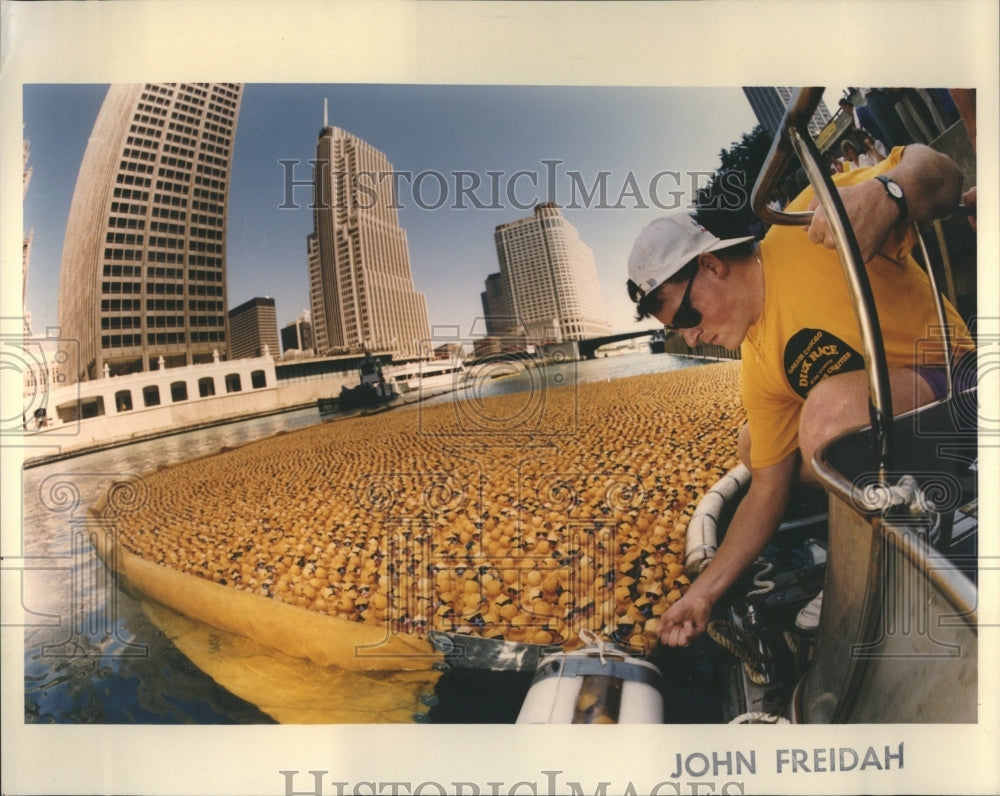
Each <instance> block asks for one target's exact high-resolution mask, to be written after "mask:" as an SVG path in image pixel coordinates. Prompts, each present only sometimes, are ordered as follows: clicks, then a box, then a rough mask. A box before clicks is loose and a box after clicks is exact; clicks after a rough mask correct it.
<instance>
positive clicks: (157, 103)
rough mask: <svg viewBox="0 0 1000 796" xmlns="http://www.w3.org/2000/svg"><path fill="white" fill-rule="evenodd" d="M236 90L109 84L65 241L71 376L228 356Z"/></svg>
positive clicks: (62, 316) (62, 286) (233, 86)
mask: <svg viewBox="0 0 1000 796" xmlns="http://www.w3.org/2000/svg"><path fill="white" fill-rule="evenodd" d="M242 91H243V88H242V84H239V83H147V84H135V85H132V84H129V85H124V84H118V85H112V86H111V87H110V88H109V89H108V93H107V96H106V97H105V100H104V104H103V105H102V106H101V110H100V112H99V113H98V116H97V120H96V121H95V123H94V129H93V132H92V134H91V137H90V141H89V142H88V144H87V150H86V152H85V154H84V157H83V163H82V165H81V167H80V174H79V176H78V177H77V183H76V189H75V191H74V193H73V204H72V207H71V208H70V214H69V220H68V223H67V226H66V237H65V240H64V242H63V255H62V270H61V274H60V279H59V324H60V326H61V327H62V335H63V337H68V338H73V339H76V340H78V341H79V344H80V351H81V361H80V363H79V366H78V368H76V372H71V373H67V374H66V375H67V376H68V377H69V379H70V380H71V381H72V380H77V379H78V380H87V379H95V378H101V377H102V376H103V375H105V374H107V375H117V374H125V373H134V372H138V371H145V370H154V369H156V368H160V367H179V366H183V365H190V364H196V363H200V362H211V361H212V358H213V353H215V352H218V355H219V356H220V357H225V356H227V346H228V339H229V336H228V328H227V317H226V208H227V204H228V192H229V169H230V164H231V160H232V147H233V137H234V135H235V132H236V120H237V116H238V115H239V108H240V99H241V96H242Z"/></svg>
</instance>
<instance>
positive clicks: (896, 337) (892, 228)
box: [629, 145, 972, 646]
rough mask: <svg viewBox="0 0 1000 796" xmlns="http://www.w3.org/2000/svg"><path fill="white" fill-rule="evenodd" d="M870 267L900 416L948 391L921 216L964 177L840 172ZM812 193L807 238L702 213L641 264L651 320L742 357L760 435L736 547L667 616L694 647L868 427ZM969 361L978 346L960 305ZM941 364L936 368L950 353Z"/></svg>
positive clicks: (858, 364)
mask: <svg viewBox="0 0 1000 796" xmlns="http://www.w3.org/2000/svg"><path fill="white" fill-rule="evenodd" d="M833 179H834V182H835V183H836V185H837V187H838V190H839V192H840V197H841V200H842V202H843V204H844V207H845V209H846V210H847V213H848V217H849V219H850V221H851V224H852V227H853V229H854V233H855V237H856V238H857V241H858V245H859V247H860V249H861V254H862V257H863V258H864V260H865V262H866V263H867V270H868V274H869V278H870V280H871V284H872V292H873V294H874V297H875V303H876V306H877V307H878V308H879V309H880V310H881V312H880V318H879V320H880V324H881V327H882V335H883V339H884V344H885V350H886V357H887V361H888V366H889V386H890V391H891V397H892V406H893V410H894V411H895V412H896V413H903V412H907V411H910V410H911V409H914V408H916V407H917V406H922V405H924V404H927V403H930V402H932V401H934V400H936V399H939V398H941V397H942V393H943V389H942V388H943V387H944V385H943V383H942V382H941V375H940V372H939V371H938V369H936V368H935V367H934V366H935V365H936V364H937V363H938V362H940V363H943V361H944V357H943V353H944V352H943V349H942V346H940V345H939V346H937V351H936V353H935V348H934V346H933V344H930V345H928V341H934V340H937V341H940V330H939V329H938V327H939V326H940V323H939V320H938V318H937V314H936V312H935V309H934V303H933V299H932V297H931V291H930V287H929V284H928V280H927V277H926V275H925V274H924V273H923V271H922V269H921V268H920V267H919V265H917V263H916V262H915V261H914V260H913V259H912V258H911V257H910V255H909V251H910V249H911V248H912V246H913V244H914V238H913V235H912V232H910V231H909V227H908V225H906V222H909V221H925V220H929V219H932V218H936V217H938V216H941V215H944V214H946V213H948V212H950V211H951V210H952V209H953V208H954V207H955V206H957V204H958V201H959V195H960V189H961V182H962V177H961V173H960V172H959V170H958V168H957V167H956V166H955V164H954V163H953V162H952V161H951V159H950V158H948V157H947V156H945V155H942V154H940V153H938V152H936V151H934V150H933V149H930V148H929V147H926V146H922V145H911V146H908V147H906V148H905V149H904V148H897V149H894V150H893V151H892V152H891V153H890V154H889V157H888V158H886V159H885V160H883V161H882V162H881V163H879V164H878V165H876V166H873V167H870V168H866V169H859V170H856V171H852V172H849V173H846V174H842V175H836V176H835V177H834V178H833ZM816 205H817V202H816V201H815V199H813V197H812V191H811V190H807V191H805V192H803V194H801V195H800V196H799V197H797V198H796V200H795V201H794V202H792V203H791V204H790V205H789V207H788V208H787V209H788V210H789V211H795V210H800V209H804V208H806V207H809V208H813V209H815V213H814V215H813V219H812V222H811V223H810V225H809V227H808V228H807V229H805V230H803V229H802V228H799V227H782V226H775V227H772V228H771V230H770V231H769V232H768V233H767V235H766V236H765V237H764V239H763V240H762V241H761V242H760V245H759V246H755V245H754V244H753V242H752V239H750V238H738V239H731V240H719V239H718V238H716V237H715V236H714V235H712V234H711V233H710V232H708V231H707V230H706V229H705V228H704V227H702V226H700V225H699V224H698V223H697V222H696V221H695V220H694V219H692V218H691V216H690V215H688V214H687V213H678V214H674V215H672V216H667V217H665V218H661V219H657V220H656V221H654V222H653V223H652V224H650V225H649V226H647V227H646V228H645V229H644V230H643V231H642V232H641V233H640V235H639V237H638V239H637V240H636V243H635V246H634V248H633V250H632V254H631V256H630V257H629V293H630V295H631V297H632V300H633V301H635V302H636V304H637V313H636V314H637V316H638V317H639V318H644V317H650V316H652V317H655V318H656V319H658V320H659V321H661V322H662V323H663V324H664V326H666V327H667V328H668V329H671V328H672V329H676V330H678V331H679V333H680V334H681V335H683V337H684V339H685V341H686V342H687V344H688V345H689V346H692V347H693V346H694V345H696V344H697V343H699V342H702V343H714V344H718V345H722V346H725V347H726V348H731V349H736V348H740V350H741V355H742V362H743V364H742V375H741V384H742V394H743V401H744V406H745V408H746V411H747V425H746V427H744V429H743V430H742V431H741V434H740V443H739V449H740V456H741V459H742V460H743V462H744V463H745V464H746V465H747V466H748V467H749V468H750V470H751V473H752V476H753V477H752V479H751V482H750V488H749V490H748V491H747V494H746V496H745V497H744V498H743V500H742V501H741V502H740V505H739V508H738V509H737V511H736V513H735V515H734V516H733V519H732V520H731V522H730V525H729V529H728V530H727V533H726V536H725V539H724V540H723V543H722V544H721V545H720V546H719V549H718V551H717V553H716V555H715V557H714V558H713V559H712V561H711V563H710V564H709V565H708V567H707V568H706V569H705V570H704V571H703V572H702V573H701V574H700V575H699V577H698V579H697V580H696V581H695V582H694V583H693V584H692V585H691V587H690V588H689V590H688V592H687V593H686V594H685V595H684V596H683V597H682V598H681V599H680V600H678V601H677V602H676V603H674V604H673V605H672V606H671V607H670V609H669V610H668V611H667V612H666V613H665V614H664V615H663V618H662V620H661V622H660V638H661V640H662V641H663V643H665V644H669V645H671V646H674V645H686V644H688V643H689V642H690V640H691V639H692V638H694V637H695V636H697V635H699V634H700V633H701V632H702V631H704V629H705V627H706V625H707V623H708V619H709V615H710V613H711V608H712V605H713V604H714V603H715V602H716V601H717V600H718V599H719V597H721V596H722V594H723V593H724V592H725V591H726V590H727V589H728V588H729V586H731V585H732V583H733V582H734V581H735V580H736V579H737V578H738V577H739V575H740V573H741V572H742V571H743V570H744V569H745V568H746V567H747V566H748V565H749V564H750V563H752V562H753V561H754V559H755V558H756V557H757V555H758V554H759V553H760V552H761V551H762V550H763V548H764V546H765V545H766V544H767V541H768V539H769V538H770V537H771V534H773V533H774V531H775V529H776V528H777V526H778V524H779V522H780V520H781V516H782V514H783V513H784V510H785V506H786V504H787V501H788V496H789V491H790V489H791V486H792V484H793V482H794V481H795V480H797V479H799V480H803V481H806V482H809V481H813V480H814V478H815V476H814V473H813V471H812V466H811V463H812V459H813V455H814V454H815V452H816V450H817V449H818V447H819V446H820V445H821V444H823V443H824V442H826V441H827V440H830V439H832V438H833V437H835V436H837V435H839V434H841V433H843V432H845V431H847V430H849V429H852V428H856V427H860V426H863V425H865V424H867V423H868V422H870V418H869V398H868V379H867V375H866V373H865V371H864V361H863V357H862V350H863V349H862V345H861V340H860V333H859V331H858V328H857V318H856V316H855V313H854V309H853V307H852V305H851V301H850V299H849V297H848V291H847V286H846V283H845V279H844V274H843V269H842V266H841V264H840V259H839V257H838V255H837V253H836V251H835V250H834V241H833V237H832V233H831V232H830V230H829V227H828V225H827V222H826V218H825V216H824V214H823V211H822V209H821V208H818V207H816ZM947 319H948V325H949V326H950V327H952V328H951V329H950V337H951V339H952V341H953V343H954V347H955V349H956V351H957V352H958V353H961V352H963V351H965V350H969V349H971V348H972V341H971V338H970V337H969V334H968V330H967V329H966V327H965V325H964V324H963V323H962V320H961V318H960V317H959V315H958V313H957V312H956V311H955V310H954V308H952V307H951V306H948V307H947ZM936 356H939V357H940V358H939V359H937V361H935V357H936Z"/></svg>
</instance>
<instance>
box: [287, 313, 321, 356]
mask: <svg viewBox="0 0 1000 796" xmlns="http://www.w3.org/2000/svg"><path fill="white" fill-rule="evenodd" d="M313 350H314V346H313V331H312V321H311V320H310V314H309V310H302V314H301V315H300V316H299V317H298V318H296V319H295V320H294V321H292V322H291V323H287V324H285V325H284V326H283V327H282V329H281V353H282V354H287V353H289V352H291V351H295V352H298V353H300V354H312V353H313Z"/></svg>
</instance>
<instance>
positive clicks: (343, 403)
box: [318, 352, 399, 413]
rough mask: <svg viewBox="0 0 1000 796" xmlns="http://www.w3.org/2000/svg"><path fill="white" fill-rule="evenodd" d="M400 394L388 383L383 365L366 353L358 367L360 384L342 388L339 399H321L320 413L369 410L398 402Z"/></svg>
mask: <svg viewBox="0 0 1000 796" xmlns="http://www.w3.org/2000/svg"><path fill="white" fill-rule="evenodd" d="M398 397H399V393H397V392H396V389H395V388H394V387H393V385H392V383H391V382H389V381H387V380H386V378H385V375H384V374H383V372H382V364H381V363H380V362H379V361H378V360H377V359H376V358H375V357H373V356H372V355H371V354H370V353H367V352H366V353H365V356H364V358H363V359H362V360H361V362H360V364H359V365H358V384H357V386H355V387H348V386H347V385H344V386H343V387H341V388H340V395H339V396H338V397H337V398H320V399H319V401H318V407H319V411H320V412H321V413H324V412H333V411H338V410H339V411H341V412H349V411H351V410H352V409H367V408H369V407H373V406H379V405H381V404H386V403H389V402H391V401H394V400H396V399H397V398H398Z"/></svg>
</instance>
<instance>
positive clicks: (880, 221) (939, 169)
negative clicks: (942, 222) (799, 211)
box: [806, 144, 962, 262]
mask: <svg viewBox="0 0 1000 796" xmlns="http://www.w3.org/2000/svg"><path fill="white" fill-rule="evenodd" d="M885 176H887V177H892V179H894V180H895V181H896V182H897V183H899V185H900V186H901V187H902V189H903V195H904V196H905V197H906V206H907V209H908V217H907V218H905V219H904V218H900V217H899V207H898V206H897V205H896V203H895V202H894V201H893V200H892V199H890V198H889V196H888V194H886V192H885V188H884V187H883V186H882V184H881V183H879V182H878V181H877V180H874V179H871V180H864V181H863V182H860V183H857V184H855V185H845V186H843V187H841V188H839V189H838V192H839V193H840V199H841V201H842V202H843V203H844V209H845V210H846V211H847V218H848V220H849V221H850V223H851V227H852V228H853V229H854V236H855V238H857V241H858V247H859V248H860V249H861V257H862V259H863V260H864V261H865V262H868V261H869V260H870V259H871V258H872V257H874V256H875V255H876V254H878V252H879V250H880V249H881V248H882V246H883V245H884V244H885V242H886V240H887V239H888V237H889V233H890V232H891V231H892V228H893V227H894V226H896V225H897V224H901V223H903V222H905V221H930V220H932V219H935V218H940V217H942V216H945V215H948V214H949V213H951V212H953V211H954V209H955V206H956V205H957V204H958V200H959V196H960V191H961V187H962V172H961V171H960V170H959V168H958V166H956V165H955V162H954V161H953V160H952V159H951V158H949V157H948V156H947V155H945V154H943V153H941V152H937V151H935V150H934V149H931V148H930V147H929V146H925V145H923V144H910V145H909V146H907V147H906V149H905V150H903V156H902V158H901V159H900V161H899V164H898V165H897V166H896V167H895V168H893V169H890V170H889V171H887V172H885ZM809 209H811V210H813V211H814V214H813V219H812V222H811V223H810V224H809V226H808V227H806V230H807V231H808V234H809V240H811V241H812V242H813V243H818V244H820V245H822V246H826V247H827V248H829V249H832V248H834V246H835V243H834V240H833V233H832V232H831V231H830V228H829V225H828V223H827V219H826V215H825V213H824V212H823V209H822V208H821V207H819V201H818V200H817V199H816V198H815V197H814V198H813V199H812V201H811V202H810V203H809Z"/></svg>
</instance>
